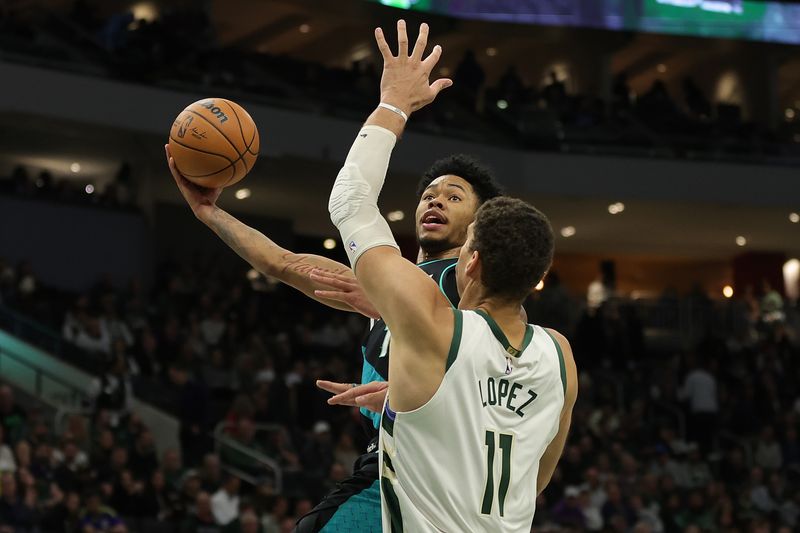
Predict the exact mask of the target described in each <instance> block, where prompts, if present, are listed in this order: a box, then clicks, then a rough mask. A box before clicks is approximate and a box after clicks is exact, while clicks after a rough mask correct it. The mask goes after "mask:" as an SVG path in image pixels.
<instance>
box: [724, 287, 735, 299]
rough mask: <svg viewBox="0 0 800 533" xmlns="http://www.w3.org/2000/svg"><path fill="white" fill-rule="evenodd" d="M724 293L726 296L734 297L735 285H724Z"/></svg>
mask: <svg viewBox="0 0 800 533" xmlns="http://www.w3.org/2000/svg"><path fill="white" fill-rule="evenodd" d="M722 295H723V296H724V297H725V298H733V287H731V286H730V285H725V286H724V287H722Z"/></svg>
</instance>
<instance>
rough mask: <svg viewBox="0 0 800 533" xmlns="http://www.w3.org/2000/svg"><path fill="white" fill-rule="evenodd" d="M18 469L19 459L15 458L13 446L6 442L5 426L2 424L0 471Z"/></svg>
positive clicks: (0, 432)
mask: <svg viewBox="0 0 800 533" xmlns="http://www.w3.org/2000/svg"><path fill="white" fill-rule="evenodd" d="M16 471H17V461H16V460H15V459H14V453H13V452H12V451H11V448H10V447H9V446H8V444H6V443H5V435H4V433H3V426H2V425H0V473H3V472H16Z"/></svg>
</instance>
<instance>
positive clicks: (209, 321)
mask: <svg viewBox="0 0 800 533" xmlns="http://www.w3.org/2000/svg"><path fill="white" fill-rule="evenodd" d="M226 328H227V324H226V323H225V319H224V318H223V317H222V312H221V311H219V310H215V311H214V312H213V313H211V316H210V317H207V318H206V319H204V320H203V321H202V322H200V332H201V333H202V335H203V340H204V341H205V343H206V344H207V345H208V346H216V345H218V344H219V342H220V341H221V340H222V336H223V335H224V334H225V329H226Z"/></svg>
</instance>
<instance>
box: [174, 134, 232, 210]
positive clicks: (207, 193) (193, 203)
mask: <svg viewBox="0 0 800 533" xmlns="http://www.w3.org/2000/svg"><path fill="white" fill-rule="evenodd" d="M164 150H165V151H166V153H167V164H168V165H169V171H170V172H171V173H172V177H173V178H175V183H176V184H177V185H178V189H179V190H180V191H181V194H182V195H183V197H184V198H185V199H186V202H187V203H188V204H189V207H190V208H191V209H192V212H193V213H194V216H196V217H197V218H199V219H200V220H203V218H204V217H205V216H206V215H209V214H211V212H212V211H213V210H214V209H215V208H216V207H217V205H216V204H217V199H218V198H219V195H220V194H222V187H218V188H216V189H209V188H206V187H200V186H199V185H195V184H194V183H192V182H191V181H189V180H187V179H186V178H184V177H183V175H182V174H181V173H180V171H179V170H178V168H177V167H176V166H175V159H174V158H173V157H172V155H170V153H169V145H165V146H164Z"/></svg>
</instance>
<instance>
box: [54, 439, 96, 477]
mask: <svg viewBox="0 0 800 533" xmlns="http://www.w3.org/2000/svg"><path fill="white" fill-rule="evenodd" d="M52 454H53V455H52V464H53V465H55V469H54V471H53V478H54V479H55V481H56V483H57V484H58V486H59V487H60V488H61V490H63V491H69V490H80V489H81V488H83V482H84V480H85V478H86V476H87V474H88V469H89V458H88V456H87V455H86V452H84V451H83V450H81V449H80V448H78V445H77V444H76V443H75V440H74V439H73V438H72V436H71V435H70V434H65V435H64V437H63V439H62V442H61V449H58V448H56V449H55V450H53V452H52Z"/></svg>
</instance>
